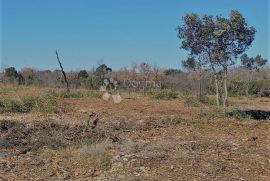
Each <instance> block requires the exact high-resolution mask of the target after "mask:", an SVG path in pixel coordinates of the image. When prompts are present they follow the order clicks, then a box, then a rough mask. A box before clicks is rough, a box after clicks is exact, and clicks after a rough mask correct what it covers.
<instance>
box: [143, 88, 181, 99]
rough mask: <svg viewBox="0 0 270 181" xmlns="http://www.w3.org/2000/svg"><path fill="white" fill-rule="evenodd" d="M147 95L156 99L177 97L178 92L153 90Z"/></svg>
mask: <svg viewBox="0 0 270 181" xmlns="http://www.w3.org/2000/svg"><path fill="white" fill-rule="evenodd" d="M147 95H148V96H150V97H152V98H154V99H175V98H177V96H178V93H177V92H175V91H172V90H151V91H149V92H147Z"/></svg>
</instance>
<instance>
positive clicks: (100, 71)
mask: <svg viewBox="0 0 270 181" xmlns="http://www.w3.org/2000/svg"><path fill="white" fill-rule="evenodd" d="M107 68H108V67H107V65H106V64H101V65H100V66H99V67H98V68H96V71H95V74H96V76H98V77H100V78H102V79H103V78H104V77H105V74H106V69H107Z"/></svg>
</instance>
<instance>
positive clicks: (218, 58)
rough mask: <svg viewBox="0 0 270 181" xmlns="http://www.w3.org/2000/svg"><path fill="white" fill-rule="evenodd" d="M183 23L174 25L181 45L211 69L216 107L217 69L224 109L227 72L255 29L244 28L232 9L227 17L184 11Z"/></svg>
mask: <svg viewBox="0 0 270 181" xmlns="http://www.w3.org/2000/svg"><path fill="white" fill-rule="evenodd" d="M183 20H184V25H183V26H179V27H178V37H179V38H180V39H181V40H182V44H181V48H183V49H185V50H187V51H189V52H190V55H191V56H193V57H196V58H197V59H198V60H200V61H201V62H203V64H204V65H208V67H209V69H211V70H212V71H213V74H214V76H215V84H216V102H217V106H219V87H218V83H217V74H218V70H219V71H220V70H222V76H223V90H224V93H223V111H224V113H225V112H226V106H227V101H228V91H227V75H228V68H229V66H230V65H234V64H235V60H236V59H235V58H237V57H238V56H239V55H241V54H242V53H244V52H245V51H246V50H247V49H248V48H249V47H250V46H251V44H252V42H253V40H254V36H255V32H256V30H255V28H254V27H248V26H247V23H246V20H245V18H244V17H243V16H242V15H241V13H240V12H238V11H236V10H232V11H231V14H230V17H229V18H224V17H222V16H217V17H216V18H213V16H209V15H203V16H202V17H200V16H199V15H197V14H195V13H191V14H187V15H186V16H185V17H184V18H183Z"/></svg>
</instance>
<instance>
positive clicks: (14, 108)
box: [0, 96, 57, 113]
mask: <svg viewBox="0 0 270 181" xmlns="http://www.w3.org/2000/svg"><path fill="white" fill-rule="evenodd" d="M32 110H35V111H38V112H46V113H48V112H56V111H57V108H56V100H55V99H54V98H52V97H48V96H46V97H25V98H23V99H22V100H10V99H3V100H0V112H12V113H26V112H30V111H32Z"/></svg>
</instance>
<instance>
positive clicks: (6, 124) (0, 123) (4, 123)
mask: <svg viewBox="0 0 270 181" xmlns="http://www.w3.org/2000/svg"><path fill="white" fill-rule="evenodd" d="M14 125H16V122H15V121H11V120H0V130H1V131H2V130H8V129H9V128H11V127H13V126H14Z"/></svg>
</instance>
